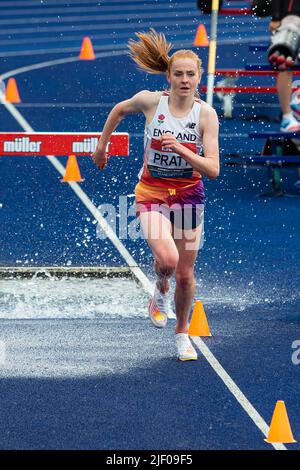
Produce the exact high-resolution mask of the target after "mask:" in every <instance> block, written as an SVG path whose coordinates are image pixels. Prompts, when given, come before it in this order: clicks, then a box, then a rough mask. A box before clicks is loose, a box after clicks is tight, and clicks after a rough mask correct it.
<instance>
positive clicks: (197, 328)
mask: <svg viewBox="0 0 300 470" xmlns="http://www.w3.org/2000/svg"><path fill="white" fill-rule="evenodd" d="M188 334H189V336H211V332H210V329H209V326H208V322H207V318H206V315H205V311H204V307H203V304H202V302H201V300H196V302H195V306H194V310H193V314H192V318H191V322H190V327H189V331H188Z"/></svg>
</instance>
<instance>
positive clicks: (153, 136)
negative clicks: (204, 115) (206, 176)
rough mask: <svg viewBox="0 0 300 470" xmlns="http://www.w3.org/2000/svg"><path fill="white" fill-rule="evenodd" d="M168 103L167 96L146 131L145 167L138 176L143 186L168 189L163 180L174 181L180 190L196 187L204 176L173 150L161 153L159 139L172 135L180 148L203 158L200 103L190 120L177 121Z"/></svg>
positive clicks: (197, 104) (189, 116) (193, 109)
mask: <svg viewBox="0 0 300 470" xmlns="http://www.w3.org/2000/svg"><path fill="white" fill-rule="evenodd" d="M168 100H169V96H168V93H164V94H163V95H162V96H161V98H160V101H159V104H158V106H157V109H156V112H155V116H154V118H153V120H152V122H151V123H150V124H149V125H148V126H146V127H145V135H144V166H143V168H142V170H141V172H140V175H139V176H140V179H141V181H142V182H144V183H146V184H152V185H154V186H168V184H167V182H165V181H163V180H165V179H169V178H171V179H172V182H173V185H174V184H175V183H178V186H179V187H180V186H184V185H186V184H187V185H189V184H193V183H194V182H195V183H196V182H197V181H199V179H200V178H201V175H200V173H199V172H197V171H195V170H193V168H192V166H191V165H190V164H189V163H187V162H186V161H185V160H184V159H183V158H182V157H181V156H180V155H178V154H177V153H174V152H173V151H172V150H162V148H161V144H160V137H161V136H162V135H163V134H165V133H167V132H171V133H172V134H174V135H175V137H176V139H177V140H178V141H179V142H180V143H181V144H183V145H185V146H186V147H188V148H189V149H190V150H192V151H193V152H194V153H196V154H198V155H202V154H203V148H202V139H201V135H200V130H199V120H200V109H201V103H200V102H199V101H196V100H195V101H194V105H193V107H192V109H191V111H190V112H189V114H188V115H187V116H185V117H183V118H176V117H174V116H172V114H171V113H170V111H169V106H168ZM162 179H163V180H162ZM173 185H172V186H173ZM176 186H177V184H176Z"/></svg>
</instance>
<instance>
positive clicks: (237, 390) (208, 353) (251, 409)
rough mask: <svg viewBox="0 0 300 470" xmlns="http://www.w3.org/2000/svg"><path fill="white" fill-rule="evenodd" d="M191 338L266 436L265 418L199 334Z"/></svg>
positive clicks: (275, 446)
mask: <svg viewBox="0 0 300 470" xmlns="http://www.w3.org/2000/svg"><path fill="white" fill-rule="evenodd" d="M191 338H192V340H193V341H194V343H195V344H196V345H197V346H198V348H199V349H200V351H201V353H202V354H203V355H204V357H205V358H206V359H207V361H208V363H209V364H210V365H211V367H212V368H213V369H214V371H215V372H216V374H217V375H218V376H219V377H220V379H221V380H222V381H223V382H224V384H225V385H226V387H227V388H228V390H229V391H230V392H231V393H232V395H233V396H234V397H235V399H236V400H237V401H238V403H239V404H240V405H241V407H242V408H243V409H244V410H245V411H246V413H247V415H248V416H249V417H250V418H251V419H252V421H253V422H254V423H255V424H256V426H257V427H258V429H259V430H260V431H261V432H262V433H263V434H264V435H265V437H267V436H268V433H269V429H270V428H269V426H268V425H267V423H266V422H265V420H264V419H263V418H262V417H261V416H260V414H259V413H258V411H257V410H256V409H255V408H254V406H253V405H252V404H251V403H250V401H249V400H248V398H247V397H246V396H245V395H244V394H243V392H242V391H241V390H240V388H239V387H238V386H237V384H236V383H235V382H234V381H233V380H232V378H231V377H230V375H229V374H228V373H227V372H226V370H225V369H224V367H222V365H221V364H220V363H219V361H218V359H217V358H216V357H215V356H214V355H213V353H212V352H211V350H210V349H209V348H208V347H207V346H206V344H205V343H204V341H203V340H202V339H201V338H200V337H199V336H191ZM272 446H273V447H274V449H276V450H287V448H286V447H285V446H284V445H283V444H279V443H273V444H272Z"/></svg>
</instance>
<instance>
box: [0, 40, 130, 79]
mask: <svg viewBox="0 0 300 470" xmlns="http://www.w3.org/2000/svg"><path fill="white" fill-rule="evenodd" d="M123 47H124V46H123ZM127 53H128V49H123V50H121V51H114V50H112V51H111V52H109V56H110V57H114V56H119V55H124V54H127ZM95 56H96V59H101V57H107V56H108V53H107V52H100V53H99V54H95ZM78 60H79V59H78V56H77V55H76V56H73V57H65V58H63V59H54V60H47V61H45V62H39V63H38V64H32V65H25V66H24V67H19V68H17V69H14V70H10V71H9V72H6V73H3V74H2V75H0V80H6V78H9V77H14V76H15V75H19V74H20V73H26V72H30V71H31V70H38V69H43V68H45V67H51V66H52V65H60V64H66V63H69V62H76V61H78Z"/></svg>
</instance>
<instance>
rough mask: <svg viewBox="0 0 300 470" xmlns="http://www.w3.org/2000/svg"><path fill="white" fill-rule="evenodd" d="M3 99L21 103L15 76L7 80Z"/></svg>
mask: <svg viewBox="0 0 300 470" xmlns="http://www.w3.org/2000/svg"><path fill="white" fill-rule="evenodd" d="M5 99H6V101H7V102H9V103H21V100H20V95H19V92H18V87H17V82H16V79H15V78H10V79H9V80H8V82H7V86H6V91H5Z"/></svg>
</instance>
